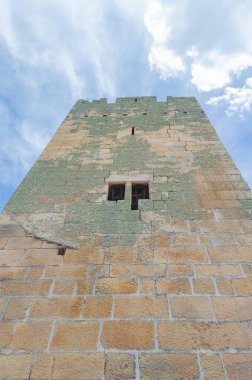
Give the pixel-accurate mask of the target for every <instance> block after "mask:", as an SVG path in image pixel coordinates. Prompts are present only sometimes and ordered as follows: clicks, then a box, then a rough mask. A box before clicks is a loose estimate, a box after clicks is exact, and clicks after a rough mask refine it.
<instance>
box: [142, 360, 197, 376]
mask: <svg viewBox="0 0 252 380" xmlns="http://www.w3.org/2000/svg"><path fill="white" fill-rule="evenodd" d="M140 373H141V379H143V380H157V379H160V380H166V379H171V380H177V379H188V380H196V379H198V378H199V370H198V367H197V359H196V356H195V355H190V354H189V355H188V354H144V355H141V356H140Z"/></svg>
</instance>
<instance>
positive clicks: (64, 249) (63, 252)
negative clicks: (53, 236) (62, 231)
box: [58, 247, 66, 256]
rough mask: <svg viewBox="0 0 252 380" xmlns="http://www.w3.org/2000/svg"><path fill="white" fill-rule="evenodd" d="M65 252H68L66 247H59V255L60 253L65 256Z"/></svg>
mask: <svg viewBox="0 0 252 380" xmlns="http://www.w3.org/2000/svg"><path fill="white" fill-rule="evenodd" d="M65 253H66V248H65V247H60V248H59V249H58V255H59V256H64V255H65Z"/></svg>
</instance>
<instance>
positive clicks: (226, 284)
mask: <svg viewBox="0 0 252 380" xmlns="http://www.w3.org/2000/svg"><path fill="white" fill-rule="evenodd" d="M216 285H217V288H218V290H219V292H220V293H221V294H225V295H232V294H233V293H234V291H233V287H232V282H231V280H223V279H220V278H218V279H216Z"/></svg>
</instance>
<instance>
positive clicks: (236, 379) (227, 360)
mask: <svg viewBox="0 0 252 380" xmlns="http://www.w3.org/2000/svg"><path fill="white" fill-rule="evenodd" d="M224 365H225V368H226V371H227V376H228V380H248V379H250V378H251V373H252V355H251V354H225V355H224Z"/></svg>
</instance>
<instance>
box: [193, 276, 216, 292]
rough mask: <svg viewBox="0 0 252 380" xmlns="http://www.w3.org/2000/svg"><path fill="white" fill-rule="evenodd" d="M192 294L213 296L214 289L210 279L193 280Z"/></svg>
mask: <svg viewBox="0 0 252 380" xmlns="http://www.w3.org/2000/svg"><path fill="white" fill-rule="evenodd" d="M193 287H194V292H195V293H197V294H214V293H215V289H214V285H213V282H212V280H211V279H208V278H206V279H196V280H193Z"/></svg>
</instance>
